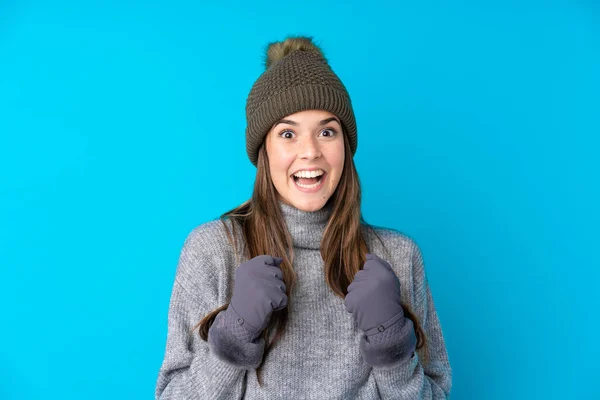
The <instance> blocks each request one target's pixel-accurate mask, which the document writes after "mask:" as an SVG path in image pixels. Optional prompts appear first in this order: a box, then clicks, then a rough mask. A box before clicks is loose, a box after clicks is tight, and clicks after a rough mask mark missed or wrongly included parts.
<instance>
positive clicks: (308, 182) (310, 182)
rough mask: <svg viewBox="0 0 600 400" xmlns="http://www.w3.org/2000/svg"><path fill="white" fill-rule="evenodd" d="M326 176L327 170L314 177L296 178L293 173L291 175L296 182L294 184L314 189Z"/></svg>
mask: <svg viewBox="0 0 600 400" xmlns="http://www.w3.org/2000/svg"><path fill="white" fill-rule="evenodd" d="M326 176H327V172H325V173H323V175H321V176H317V177H314V178H297V177H295V176H293V175H292V178H293V179H294V182H295V183H296V185H297V186H298V187H300V188H303V189H316V188H318V187H319V186H320V185H321V183H322V182H323V181H324V179H325V177H326Z"/></svg>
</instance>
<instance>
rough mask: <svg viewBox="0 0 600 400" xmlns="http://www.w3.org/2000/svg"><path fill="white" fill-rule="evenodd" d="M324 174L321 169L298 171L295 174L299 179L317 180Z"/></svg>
mask: <svg viewBox="0 0 600 400" xmlns="http://www.w3.org/2000/svg"><path fill="white" fill-rule="evenodd" d="M323 174H324V172H323V170H321V169H318V170H316V171H310V172H309V171H298V172H296V173H295V174H294V176H295V177H297V178H315V177H317V176H321V175H323Z"/></svg>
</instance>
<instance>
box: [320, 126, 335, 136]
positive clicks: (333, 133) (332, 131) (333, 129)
mask: <svg viewBox="0 0 600 400" xmlns="http://www.w3.org/2000/svg"><path fill="white" fill-rule="evenodd" d="M327 131H329V132H330V134H329V136H327V137H333V136H335V135H337V130H336V129H335V128H325V129H324V130H323V131H322V132H327Z"/></svg>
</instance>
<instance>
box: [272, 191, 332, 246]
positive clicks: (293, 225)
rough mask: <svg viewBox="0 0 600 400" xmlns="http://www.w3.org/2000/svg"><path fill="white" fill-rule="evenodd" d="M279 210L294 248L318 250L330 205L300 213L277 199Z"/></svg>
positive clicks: (330, 209) (330, 208)
mask: <svg viewBox="0 0 600 400" xmlns="http://www.w3.org/2000/svg"><path fill="white" fill-rule="evenodd" d="M278 202H279V208H280V209H281V212H282V214H283V218H284V220H285V223H286V225H287V227H288V231H289V232H290V235H291V236H292V243H293V246H294V247H300V248H305V249H313V250H319V249H320V245H321V238H322V237H323V233H324V232H325V227H326V226H327V221H328V220H329V217H330V215H331V211H332V208H333V207H332V205H331V204H326V205H325V206H323V208H321V209H320V210H317V211H313V212H311V211H302V210H300V209H298V208H296V207H294V206H292V205H289V204H287V203H284V202H283V201H282V200H281V199H279V201H278Z"/></svg>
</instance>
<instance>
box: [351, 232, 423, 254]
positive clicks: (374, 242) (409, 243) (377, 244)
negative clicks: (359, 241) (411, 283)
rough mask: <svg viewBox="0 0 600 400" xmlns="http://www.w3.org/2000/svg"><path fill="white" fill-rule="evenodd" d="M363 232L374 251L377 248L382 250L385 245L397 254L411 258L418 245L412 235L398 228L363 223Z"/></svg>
mask: <svg viewBox="0 0 600 400" xmlns="http://www.w3.org/2000/svg"><path fill="white" fill-rule="evenodd" d="M363 232H364V235H365V240H366V241H367V244H368V245H369V247H370V248H371V247H372V248H373V250H374V251H376V250H375V249H379V250H381V247H382V246H383V247H385V248H387V249H388V250H393V251H394V252H395V253H396V255H397V256H402V257H405V258H410V257H411V255H412V254H413V252H414V251H415V249H416V248H417V247H418V245H417V242H416V240H415V239H414V238H413V237H412V236H410V235H408V234H407V233H405V232H402V231H400V230H398V229H394V228H390V227H383V226H377V225H372V224H369V225H363ZM381 242H383V243H381ZM384 251H385V250H384Z"/></svg>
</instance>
